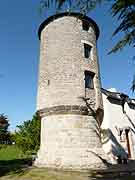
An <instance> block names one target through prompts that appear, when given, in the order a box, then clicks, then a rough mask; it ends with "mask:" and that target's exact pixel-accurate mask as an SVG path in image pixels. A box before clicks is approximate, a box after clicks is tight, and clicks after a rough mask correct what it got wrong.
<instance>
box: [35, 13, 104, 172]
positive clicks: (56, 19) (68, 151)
mask: <svg viewBox="0 0 135 180" xmlns="http://www.w3.org/2000/svg"><path fill="white" fill-rule="evenodd" d="M38 34H39V39H40V41H41V43H40V65H39V83H38V98H37V110H38V112H39V113H40V116H41V144H40V150H39V152H38V157H37V159H36V162H35V165H37V166H40V167H51V168H59V169H60V168H62V169H72V170H82V169H95V168H99V167H103V162H102V160H101V159H102V158H100V157H102V155H103V150H102V146H101V142H100V138H99V133H98V127H99V126H100V124H101V122H102V115H103V105H102V96H101V90H100V74H99V66H98V58H97V45H96V44H97V39H98V36H99V29H98V26H97V25H96V23H95V22H94V21H93V20H92V19H90V18H89V17H87V16H84V15H82V14H79V13H61V14H57V15H54V16H51V17H49V18H48V19H47V20H45V21H44V22H43V23H42V24H41V25H40V27H39V32H38Z"/></svg>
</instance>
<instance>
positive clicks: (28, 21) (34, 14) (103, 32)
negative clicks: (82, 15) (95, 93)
mask: <svg viewBox="0 0 135 180" xmlns="http://www.w3.org/2000/svg"><path fill="white" fill-rule="evenodd" d="M38 7H39V0H31V1H27V0H23V1H18V0H14V1H11V0H1V4H0V67H1V68H0V113H5V114H7V115H8V117H9V120H10V130H14V129H15V127H16V125H18V124H21V123H22V122H23V121H24V120H28V119H31V118H32V116H33V114H34V112H35V111H36V93H37V76H38V62H39V40H38V36H37V30H38V27H39V24H40V23H41V22H42V21H43V19H44V18H45V17H41V16H40V15H39V13H38ZM89 16H90V17H92V18H93V19H94V20H95V21H96V22H97V24H98V26H99V28H100V37H99V40H98V53H99V61H100V72H101V80H102V87H104V88H107V89H108V88H112V87H115V88H116V89H117V90H118V91H122V92H125V93H126V94H129V95H130V96H133V95H132V94H131V91H130V86H131V81H132V77H133V72H134V67H133V63H132V56H133V55H134V49H132V48H125V49H124V50H123V51H122V52H121V53H117V54H112V55H107V52H108V50H109V49H110V48H111V47H112V46H113V45H114V43H115V42H116V40H117V39H118V38H119V36H117V37H115V38H114V39H112V38H111V34H112V32H113V31H114V29H115V27H116V26H117V22H116V21H115V20H114V19H112V17H111V16H110V14H109V9H108V7H107V6H106V5H104V6H102V7H99V8H97V9H96V10H95V11H93V12H91V13H90V14H89Z"/></svg>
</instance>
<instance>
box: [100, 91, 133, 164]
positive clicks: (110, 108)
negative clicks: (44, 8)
mask: <svg viewBox="0 0 135 180" xmlns="http://www.w3.org/2000/svg"><path fill="white" fill-rule="evenodd" d="M102 96H103V105H104V119H103V123H102V126H101V127H102V129H106V133H107V134H106V138H104V140H103V149H104V151H105V152H106V153H107V154H108V155H109V157H110V159H111V161H112V162H115V161H116V159H117V156H118V155H119V154H121V156H123V157H125V152H124V151H123V150H124V149H123V148H125V149H126V147H127V143H124V142H121V141H120V136H119V130H120V129H127V128H129V129H130V132H129V142H130V147H131V158H132V159H134V158H135V133H134V132H133V131H132V130H134V131H135V128H134V127H133V126H134V125H132V124H131V122H130V120H131V121H132V122H133V124H135V108H134V109H131V108H130V107H129V105H128V104H127V103H125V112H126V113H123V111H122V106H121V105H120V104H116V102H115V103H112V102H110V101H109V100H108V99H107V96H106V95H105V94H103V93H102ZM108 137H109V138H108ZM115 138H116V139H115ZM104 142H105V143H104ZM122 147H123V148H122Z"/></svg>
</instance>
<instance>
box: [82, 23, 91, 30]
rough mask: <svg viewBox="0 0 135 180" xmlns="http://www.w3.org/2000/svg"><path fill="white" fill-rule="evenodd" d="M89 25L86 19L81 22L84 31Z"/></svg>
mask: <svg viewBox="0 0 135 180" xmlns="http://www.w3.org/2000/svg"><path fill="white" fill-rule="evenodd" d="M89 27H90V24H89V22H88V21H83V22H82V28H83V30H84V31H88V30H89Z"/></svg>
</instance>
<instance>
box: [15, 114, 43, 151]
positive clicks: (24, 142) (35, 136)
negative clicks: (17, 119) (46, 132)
mask: <svg viewBox="0 0 135 180" xmlns="http://www.w3.org/2000/svg"><path fill="white" fill-rule="evenodd" d="M17 128H18V130H17V131H16V132H15V134H14V136H13V137H12V138H13V139H14V140H15V142H16V144H17V145H18V146H19V147H20V148H21V149H22V151H23V152H24V153H29V152H37V150H38V149H39V144H40V117H39V115H38V113H36V114H35V115H34V116H33V118H32V120H27V121H24V122H23V124H22V125H19V126H17Z"/></svg>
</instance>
